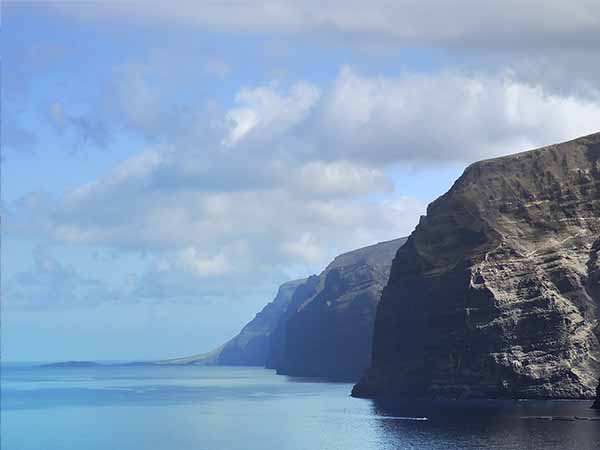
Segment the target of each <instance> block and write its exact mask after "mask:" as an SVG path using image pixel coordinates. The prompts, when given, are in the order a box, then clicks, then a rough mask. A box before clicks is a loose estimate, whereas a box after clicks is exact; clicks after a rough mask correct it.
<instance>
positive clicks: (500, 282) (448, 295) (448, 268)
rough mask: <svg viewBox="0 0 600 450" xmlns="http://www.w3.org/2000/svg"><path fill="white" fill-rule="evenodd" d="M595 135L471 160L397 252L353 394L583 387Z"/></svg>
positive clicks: (593, 233)
mask: <svg viewBox="0 0 600 450" xmlns="http://www.w3.org/2000/svg"><path fill="white" fill-rule="evenodd" d="M599 251H600V133H598V134H594V135H590V136H586V137H583V138H580V139H577V140H574V141H571V142H567V143H563V144H559V145H553V146H549V147H545V148H542V149H537V150H532V151H529V152H525V153H520V154H516V155H512V156H507V157H503V158H497V159H492V160H487V161H482V162H478V163H475V164H473V165H471V166H470V167H468V168H467V169H466V170H465V172H464V174H463V175H462V176H461V177H460V178H459V179H458V180H457V181H456V183H455V184H454V186H453V187H452V188H451V189H450V191H449V192H448V193H446V194H445V195H443V196H442V197H440V198H439V199H437V200H436V201H434V202H433V203H432V204H431V205H429V207H428V210H427V216H426V217H422V219H421V221H420V223H419V225H418V226H417V228H416V229H415V231H414V232H413V234H412V235H411V236H410V238H409V240H408V242H407V244H406V245H404V246H403V247H402V248H401V249H400V250H399V251H398V253H397V255H396V257H395V259H394V262H393V265H392V269H391V273H390V278H389V282H388V284H387V286H386V287H385V289H384V291H383V294H382V299H381V302H380V304H379V307H378V309H377V317H376V323H375V333H374V342H373V361H372V366H371V368H370V369H369V370H368V371H367V373H366V374H365V376H364V377H363V378H362V380H361V381H360V382H359V383H358V384H357V385H356V386H355V387H354V390H353V395H355V396H363V397H380V396H385V397H392V396H427V397H449V398H457V397H495V398H515V397H519V398H592V397H595V395H596V387H597V385H598V375H599V365H600V345H599V342H598V332H599V329H598V316H599V312H598V311H599V309H598V305H599V303H600V263H599V259H598V252H599Z"/></svg>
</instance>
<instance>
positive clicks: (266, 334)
mask: <svg viewBox="0 0 600 450" xmlns="http://www.w3.org/2000/svg"><path fill="white" fill-rule="evenodd" d="M306 282H307V280H306V279H303V280H295V281H289V282H287V283H284V284H282V285H281V286H280V287H279V290H278V291H277V295H276V296H275V299H274V300H273V301H272V302H271V303H269V304H267V306H265V307H264V308H263V309H262V310H261V311H260V312H259V313H258V314H256V316H255V317H254V319H252V320H251V321H250V322H248V324H247V325H246V326H244V328H242V330H241V331H240V333H239V334H238V335H237V336H235V337H234V338H233V339H231V340H229V341H228V342H226V343H225V344H223V345H222V346H221V347H219V348H217V349H216V350H213V351H212V352H209V353H205V354H201V355H194V356H188V357H185V358H177V359H170V360H166V361H161V363H162V364H197V365H221V366H264V365H265V364H266V362H267V357H268V354H269V352H270V345H271V333H272V332H274V330H275V329H276V328H277V325H278V323H279V321H280V319H281V317H282V316H284V315H285V313H286V311H287V308H288V305H289V304H290V302H291V301H292V300H293V294H294V292H295V291H296V289H297V288H298V287H299V286H301V285H304V284H305V283H306Z"/></svg>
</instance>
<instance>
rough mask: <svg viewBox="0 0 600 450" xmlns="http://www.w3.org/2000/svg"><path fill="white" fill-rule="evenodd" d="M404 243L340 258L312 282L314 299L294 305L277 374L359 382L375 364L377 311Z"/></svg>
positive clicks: (284, 324) (382, 245)
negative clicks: (368, 368)
mask: <svg viewBox="0 0 600 450" xmlns="http://www.w3.org/2000/svg"><path fill="white" fill-rule="evenodd" d="M405 242H406V238H403V239H396V240H393V241H388V242H382V243H379V244H376V245H372V246H369V247H365V248H361V249H358V250H354V251H352V252H348V253H345V254H343V255H340V256H338V257H337V258H335V259H334V261H333V262H332V263H331V264H329V266H327V268H326V269H325V270H324V271H323V272H322V273H321V274H320V275H319V277H314V279H312V282H313V284H312V285H311V289H312V295H310V296H306V295H304V296H303V298H302V300H303V301H302V302H301V303H300V302H292V303H291V304H290V310H292V309H294V308H295V309H294V310H293V314H290V315H289V318H287V320H285V321H282V324H281V325H282V327H285V330H284V334H285V336H284V337H283V339H280V340H279V341H278V342H279V344H281V343H284V346H285V349H284V351H283V354H281V353H280V354H279V355H278V357H277V358H276V361H275V363H274V364H272V366H271V367H274V368H276V369H277V373H280V374H286V375H293V376H305V377H323V378H328V379H336V380H352V381H356V380H358V378H359V377H360V375H361V373H362V372H363V371H364V370H365V369H366V368H367V367H368V366H369V363H370V359H371V348H372V335H373V324H374V320H375V310H376V307H377V303H378V302H379V299H380V297H381V290H382V289H383V287H384V286H385V283H386V282H387V279H388V276H389V270H390V267H391V263H392V259H393V257H394V255H395V253H396V251H397V250H398V248H400V246H401V245H403V244H404V243H405Z"/></svg>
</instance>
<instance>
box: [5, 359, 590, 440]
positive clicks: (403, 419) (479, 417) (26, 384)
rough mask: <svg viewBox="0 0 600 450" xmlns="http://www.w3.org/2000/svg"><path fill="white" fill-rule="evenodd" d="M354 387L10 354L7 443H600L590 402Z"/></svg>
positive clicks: (261, 373) (260, 374) (253, 372)
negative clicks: (397, 398)
mask: <svg viewBox="0 0 600 450" xmlns="http://www.w3.org/2000/svg"><path fill="white" fill-rule="evenodd" d="M350 389H351V385H350V384H347V383H324V382H315V381H312V380H306V379H290V378H287V377H282V376H277V375H275V374H274V373H273V372H272V371H269V370H264V369H256V368H217V367H141V366H140V367H94V368H59V369H56V368H55V369H49V368H39V367H31V366H8V367H6V366H4V367H3V371H2V403H1V406H2V421H1V433H0V436H1V448H2V450H13V449H14V450H52V449H61V450H106V449H127V450H148V449H149V450H254V449H257V450H313V449H319V450H398V449H411V450H438V449H440V450H441V449H444V450H458V449H460V450H471V449H472V450H475V449H477V450H481V449H515V450H517V449H518V450H521V449H523V450H598V449H600V421H592V420H591V419H600V414H597V413H596V412H594V411H593V410H591V409H590V408H589V406H590V402H567V401H564V402H539V401H535V402H534V401H532V402H514V401H506V402H498V401H478V402H441V401H438V402H432V401H429V402H426V401H416V402H415V401H413V402H404V403H398V402H396V403H393V404H391V403H386V402H373V401H370V400H361V399H354V398H351V397H349V395H348V394H349V392H350ZM551 418H553V419H552V420H551Z"/></svg>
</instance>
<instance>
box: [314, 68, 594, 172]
mask: <svg viewBox="0 0 600 450" xmlns="http://www.w3.org/2000/svg"><path fill="white" fill-rule="evenodd" d="M321 123H322V130H323V131H322V136H321V137H322V139H323V140H322V143H323V147H324V148H327V149H330V151H331V152H332V153H334V154H336V155H337V156H341V157H345V158H351V159H359V160H360V159H363V160H365V161H371V162H373V161H380V162H381V163H391V162H397V161H415V162H431V161H459V162H471V161H473V160H476V159H482V158H486V157H492V156H498V155H501V154H507V153H511V152H515V151H518V150H520V149H526V148H532V147H537V146H542V145H546V144H551V143H555V142H559V141H562V140H567V139H570V138H574V137H577V136H581V135H585V134H589V133H592V132H595V131H597V130H598V127H599V125H600V103H596V102H593V101H590V100H583V99H581V98H576V97H572V96H559V95H556V94H549V93H547V92H545V91H544V89H543V88H542V87H541V86H536V85H529V84H525V83H523V82H519V81H516V80H515V79H514V78H513V77H512V76H511V75H510V74H506V75H502V76H488V75H467V74H461V73H442V74H436V75H404V76H401V77H396V78H392V77H365V76H361V75H360V74H358V73H356V72H355V71H354V70H352V69H350V68H348V67H346V68H344V69H342V71H341V73H340V75H339V77H338V79H337V80H336V82H335V84H334V87H333V89H332V90H331V92H329V93H328V95H327V96H326V98H325V99H324V114H323V117H322V119H321Z"/></svg>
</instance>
